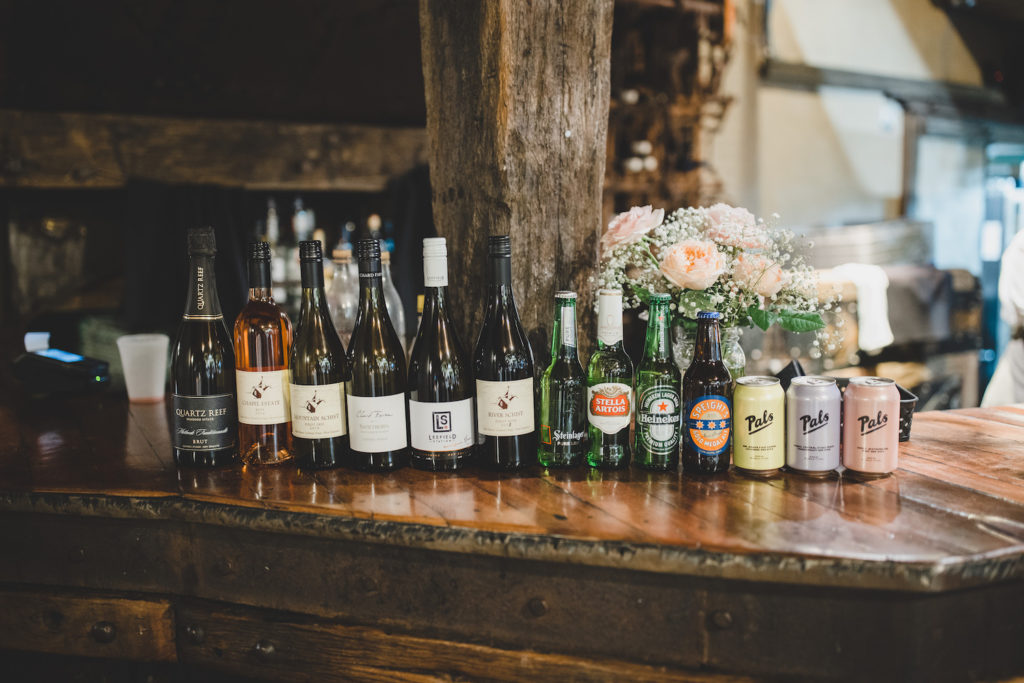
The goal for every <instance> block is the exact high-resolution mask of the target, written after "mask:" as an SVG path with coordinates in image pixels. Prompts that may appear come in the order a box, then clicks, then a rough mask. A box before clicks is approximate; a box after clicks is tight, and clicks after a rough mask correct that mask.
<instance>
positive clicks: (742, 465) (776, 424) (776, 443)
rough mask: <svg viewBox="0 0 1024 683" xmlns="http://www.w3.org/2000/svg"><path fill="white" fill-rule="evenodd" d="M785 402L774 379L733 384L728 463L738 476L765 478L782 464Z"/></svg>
mask: <svg viewBox="0 0 1024 683" xmlns="http://www.w3.org/2000/svg"><path fill="white" fill-rule="evenodd" d="M785 398H786V395H785V393H784V392H783V391H782V385H781V384H780V383H779V379H778V378H777V377H761V376H757V375H754V376H748V377H740V378H739V379H737V380H736V388H735V389H734V390H733V396H732V406H733V447H732V448H733V453H732V463H733V465H735V466H736V469H737V470H739V471H740V472H742V473H744V474H751V475H755V476H769V475H772V474H775V473H776V472H778V471H779V469H781V468H782V466H783V465H785V464H786V427H785V423H786V419H785V415H786V400H785Z"/></svg>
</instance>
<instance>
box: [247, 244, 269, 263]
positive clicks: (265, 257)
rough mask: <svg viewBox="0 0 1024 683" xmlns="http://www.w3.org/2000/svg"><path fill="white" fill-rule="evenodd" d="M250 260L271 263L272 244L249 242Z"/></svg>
mask: <svg viewBox="0 0 1024 683" xmlns="http://www.w3.org/2000/svg"><path fill="white" fill-rule="evenodd" d="M249 258H250V259H251V260H253V261H269V260H270V243H269V242H264V241H262V240H260V241H259V242H249Z"/></svg>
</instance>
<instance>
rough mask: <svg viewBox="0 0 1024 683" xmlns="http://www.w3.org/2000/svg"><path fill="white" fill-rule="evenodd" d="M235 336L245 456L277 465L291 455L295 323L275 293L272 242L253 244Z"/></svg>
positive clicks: (244, 459) (251, 462)
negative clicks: (290, 400) (291, 367)
mask: <svg viewBox="0 0 1024 683" xmlns="http://www.w3.org/2000/svg"><path fill="white" fill-rule="evenodd" d="M234 342H235V348H234V350H235V386H236V387H237V388H238V451H239V455H240V456H241V458H242V462H243V463H245V464H247V465H276V464H278V463H282V462H285V461H286V460H290V459H291V457H292V449H291V432H292V425H291V421H292V416H291V409H290V407H289V404H288V397H289V391H288V383H289V372H288V362H289V360H290V358H289V356H290V354H291V344H292V324H291V321H290V320H288V315H287V314H286V313H285V312H284V311H283V310H282V309H281V307H280V306H278V305H277V304H276V303H275V302H274V297H273V295H272V293H271V279H270V244H269V243H268V242H253V243H252V244H250V245H249V301H248V303H246V305H245V307H243V308H242V311H241V313H239V314H238V318H237V319H236V320H235V329H234Z"/></svg>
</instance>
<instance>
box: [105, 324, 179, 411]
mask: <svg viewBox="0 0 1024 683" xmlns="http://www.w3.org/2000/svg"><path fill="white" fill-rule="evenodd" d="M169 344H170V339H169V338H168V337H167V335H166V334H127V335H125V336H123V337H118V338H117V351H118V353H120V354H121V367H122V368H124V383H125V387H126V388H127V389H128V400H129V401H131V402H133V403H159V402H160V401H163V400H164V386H165V385H166V383H167V347H168V345H169Z"/></svg>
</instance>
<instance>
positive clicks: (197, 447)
mask: <svg viewBox="0 0 1024 683" xmlns="http://www.w3.org/2000/svg"><path fill="white" fill-rule="evenodd" d="M216 253H217V244H216V239H215V237H214V234H213V228H199V229H195V230H189V232H188V255H189V266H188V269H189V290H188V298H187V300H186V303H185V313H184V315H183V316H182V319H181V323H180V324H179V325H178V333H177V335H176V336H175V339H174V346H173V347H172V350H171V391H172V392H173V401H174V406H173V407H174V419H173V427H172V434H171V444H172V447H173V451H174V461H175V462H176V463H177V464H178V465H183V466H208V467H219V466H222V465H230V464H232V463H234V462H235V461H236V460H237V459H238V421H237V418H236V410H237V405H236V403H235V372H234V370H235V355H234V353H233V352H232V349H231V337H230V335H229V334H228V328H227V326H226V325H225V324H224V316H223V314H222V313H221V308H220V299H219V298H218V297H217V278H216V276H215V274H214V255H215V254H216Z"/></svg>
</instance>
